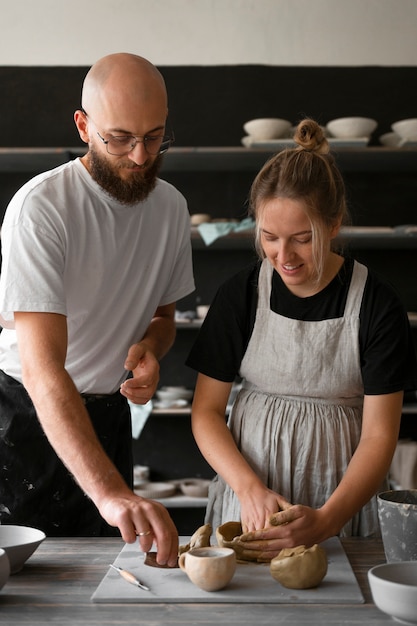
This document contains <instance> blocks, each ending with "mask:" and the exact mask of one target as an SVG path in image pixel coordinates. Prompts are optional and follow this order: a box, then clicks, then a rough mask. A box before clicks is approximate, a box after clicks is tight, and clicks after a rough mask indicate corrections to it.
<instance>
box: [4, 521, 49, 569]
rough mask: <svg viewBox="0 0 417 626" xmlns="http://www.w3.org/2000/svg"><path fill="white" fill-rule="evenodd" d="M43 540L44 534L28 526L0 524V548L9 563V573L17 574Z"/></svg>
mask: <svg viewBox="0 0 417 626" xmlns="http://www.w3.org/2000/svg"><path fill="white" fill-rule="evenodd" d="M44 539H45V533H44V532H42V531H41V530H38V529H37V528H30V527H29V526H17V525H12V524H0V548H3V550H5V552H6V554H7V557H8V559H9V562H10V573H11V574H16V572H19V571H20V570H21V569H22V567H23V566H24V564H25V563H26V561H27V560H28V558H29V557H30V556H32V554H33V553H34V552H35V550H36V548H37V547H38V546H39V545H40V544H41V543H42V541H43V540H44Z"/></svg>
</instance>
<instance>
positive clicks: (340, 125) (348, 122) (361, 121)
mask: <svg viewBox="0 0 417 626" xmlns="http://www.w3.org/2000/svg"><path fill="white" fill-rule="evenodd" d="M377 126H378V122H377V121H376V120H373V119H371V118H370V117H338V118H336V119H334V120H331V121H330V122H328V123H327V125H326V130H327V131H328V132H329V133H330V135H331V136H332V137H337V138H340V139H349V138H352V139H353V138H357V137H369V135H370V134H371V133H373V132H374V130H375V128H376V127H377Z"/></svg>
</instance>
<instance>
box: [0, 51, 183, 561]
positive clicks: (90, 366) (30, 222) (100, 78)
mask: <svg viewBox="0 0 417 626" xmlns="http://www.w3.org/2000/svg"><path fill="white" fill-rule="evenodd" d="M167 115H168V104H167V93H166V88H165V83H164V80H163V78H162V76H161V74H160V72H159V71H158V70H157V69H156V67H155V66H154V65H152V64H151V63H150V62H149V61H147V60H146V59H144V58H142V57H139V56H136V55H132V54H125V53H119V54H112V55H109V56H106V57H104V58H103V59H100V60H99V61H98V62H97V63H96V64H95V65H93V66H92V68H91V69H90V70H89V72H88V73H87V76H86V77H85V80H84V84H83V91H82V107H81V108H80V109H79V110H77V111H76V112H75V115H74V120H75V124H76V126H77V129H78V132H79V134H80V137H81V139H82V140H83V141H84V142H85V143H86V144H88V151H87V153H86V154H85V156H83V157H82V158H80V159H75V160H74V161H70V162H68V163H66V164H64V165H62V166H60V167H58V168H56V169H54V170H52V171H49V172H45V173H42V174H40V175H39V176H36V177H35V178H33V179H32V180H31V181H29V182H28V183H26V184H25V185H24V186H23V187H22V188H21V189H20V190H19V191H18V192H17V193H16V195H15V196H14V198H12V200H11V202H10V204H9V207H8V208H7V211H6V215H5V219H4V223H3V227H2V253H3V267H2V273H1V280H0V312H1V315H2V325H3V331H2V333H1V335H0V370H1V371H0V456H1V469H0V472H1V474H0V522H1V523H9V524H24V525H30V526H35V527H37V528H40V529H42V530H44V531H45V532H46V533H47V534H48V535H50V536H51V535H55V536H77V535H78V536H93V535H96V536H97V535H108V534H112V533H114V532H117V533H119V532H120V534H121V535H122V537H123V539H124V540H125V541H126V542H133V541H135V540H136V537H137V536H139V541H140V544H141V548H142V549H143V550H144V551H145V552H146V551H148V550H150V548H151V546H152V543H153V542H154V541H155V542H156V545H157V551H158V555H157V560H158V562H159V563H160V564H168V565H175V564H176V560H177V551H178V534H177V530H176V528H175V526H174V524H173V522H172V520H171V518H170V516H169V514H168V512H167V511H166V509H165V508H164V507H163V506H162V505H160V504H159V503H157V502H154V501H149V500H146V499H143V498H140V497H138V496H136V495H135V494H134V492H133V491H132V445H131V425H130V412H129V407H128V400H130V401H131V402H134V403H137V404H144V403H146V402H147V401H148V400H149V399H150V398H151V397H152V396H153V394H154V392H155V390H156V388H157V385H158V381H159V361H160V359H161V358H162V357H163V356H164V355H165V354H166V352H167V351H168V350H169V349H170V347H171V346H172V343H173V341H174V338H175V322H174V314H175V303H176V301H177V300H178V299H179V298H183V297H184V296H186V295H187V294H189V293H191V292H192V291H193V289H194V280H193V274H192V260H191V244H190V230H189V213H188V209H187V205H186V201H185V199H184V198H183V196H182V195H181V194H180V193H179V192H178V191H177V190H176V189H175V188H174V187H173V186H172V185H170V184H168V183H167V182H165V181H162V180H161V179H159V178H158V171H159V168H160V165H161V159H162V158H163V157H162V154H163V153H164V152H165V151H166V150H167V149H168V148H169V146H170V144H171V142H172V140H173V137H172V134H170V132H169V131H168V130H167V129H166V123H167Z"/></svg>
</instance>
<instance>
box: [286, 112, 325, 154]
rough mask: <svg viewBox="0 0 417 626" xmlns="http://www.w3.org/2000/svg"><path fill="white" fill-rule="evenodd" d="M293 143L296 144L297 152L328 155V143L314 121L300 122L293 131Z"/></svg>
mask: <svg viewBox="0 0 417 626" xmlns="http://www.w3.org/2000/svg"><path fill="white" fill-rule="evenodd" d="M294 141H295V143H296V144H298V148H297V149H298V150H307V151H308V152H317V153H318V154H328V153H329V142H328V141H327V139H326V137H325V135H324V131H323V129H322V127H321V126H320V125H319V124H317V122H316V121H315V120H312V119H305V120H302V121H301V122H300V123H299V124H298V126H297V128H296V130H295V134H294Z"/></svg>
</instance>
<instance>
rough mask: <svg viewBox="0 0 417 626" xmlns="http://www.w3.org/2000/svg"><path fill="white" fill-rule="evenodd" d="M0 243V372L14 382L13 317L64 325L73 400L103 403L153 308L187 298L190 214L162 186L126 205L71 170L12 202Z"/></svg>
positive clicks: (48, 177)
mask: <svg viewBox="0 0 417 626" xmlns="http://www.w3.org/2000/svg"><path fill="white" fill-rule="evenodd" d="M1 238H2V255H3V261H2V272H1V277H0V312H1V315H2V318H3V323H2V325H4V328H3V331H2V332H1V334H0V369H2V370H4V371H5V372H6V373H7V374H9V375H10V376H12V377H14V378H16V379H17V380H20V381H21V380H22V377H21V367H20V361H19V355H18V350H17V342H16V333H15V331H14V329H13V313H14V311H31V312H52V313H59V314H62V315H65V316H66V317H67V325H68V352H67V359H66V368H67V370H68V372H69V374H70V376H71V377H72V378H73V380H74V382H75V384H76V386H77V389H78V390H79V392H80V393H105V394H107V393H113V392H115V391H116V390H117V389H118V388H119V386H120V384H121V382H122V381H123V380H124V379H125V378H126V372H125V370H124V367H123V364H124V361H125V359H126V356H127V351H128V349H129V347H130V346H131V345H132V344H133V343H135V342H137V341H139V340H140V339H141V338H142V336H143V335H144V333H145V331H146V329H147V327H148V325H149V323H150V321H151V318H152V316H153V315H154V313H155V311H156V309H157V307H158V306H160V305H165V304H169V303H172V302H176V301H177V300H178V299H180V298H183V297H184V296H186V295H187V294H189V293H191V292H192V291H193V290H194V280H193V272H192V256H191V254H192V253H191V242H190V223H189V213H188V209H187V204H186V201H185V199H184V197H183V196H182V194H181V193H180V192H179V191H177V190H176V189H175V188H174V187H173V186H172V185H170V184H169V183H167V182H165V181H162V180H160V179H158V182H157V185H156V187H155V189H154V191H152V192H151V194H150V195H149V197H148V198H147V199H146V200H145V201H144V202H140V203H137V204H135V205H125V204H122V203H119V202H118V201H116V200H115V199H114V198H112V197H111V196H110V195H109V194H107V193H106V192H105V191H104V190H103V189H102V188H101V187H100V186H99V185H98V184H97V183H96V182H95V181H94V180H93V179H92V178H91V176H90V175H89V173H88V172H87V170H86V169H85V168H84V166H83V164H82V163H81V161H80V160H79V159H76V160H75V161H70V162H69V163H66V164H64V165H62V166H60V167H58V168H56V169H54V170H51V171H50V172H45V173H43V174H40V175H39V176H36V177H35V178H33V179H32V180H30V181H29V182H28V183H26V184H25V185H24V186H23V187H22V188H21V189H20V190H19V191H18V192H17V193H16V194H15V196H14V197H13V198H12V200H11V202H10V204H9V206H8V208H7V211H6V215H5V218H4V222H3V226H2V233H1Z"/></svg>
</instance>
